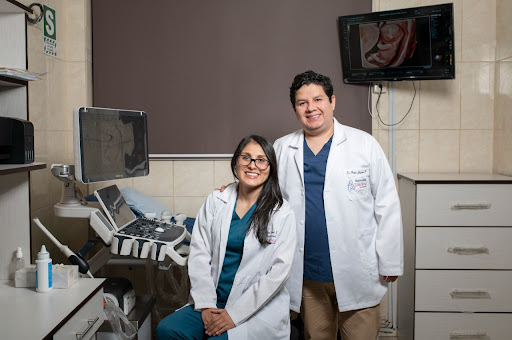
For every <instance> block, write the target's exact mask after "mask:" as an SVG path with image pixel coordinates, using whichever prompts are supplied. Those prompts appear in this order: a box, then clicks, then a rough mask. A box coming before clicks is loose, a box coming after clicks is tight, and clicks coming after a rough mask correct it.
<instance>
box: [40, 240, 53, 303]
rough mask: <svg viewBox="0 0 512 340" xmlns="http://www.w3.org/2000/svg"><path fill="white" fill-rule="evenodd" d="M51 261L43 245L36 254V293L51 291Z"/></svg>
mask: <svg viewBox="0 0 512 340" xmlns="http://www.w3.org/2000/svg"><path fill="white" fill-rule="evenodd" d="M52 287H53V283H52V259H51V258H50V253H48V251H46V247H45V246H44V244H43V245H42V246H41V251H40V252H39V253H37V260H36V291H38V292H40V293H44V292H47V291H49V290H50V289H52Z"/></svg>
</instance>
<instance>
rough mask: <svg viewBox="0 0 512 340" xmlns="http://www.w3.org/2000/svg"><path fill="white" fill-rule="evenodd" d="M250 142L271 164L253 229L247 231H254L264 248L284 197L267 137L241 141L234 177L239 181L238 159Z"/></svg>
mask: <svg viewBox="0 0 512 340" xmlns="http://www.w3.org/2000/svg"><path fill="white" fill-rule="evenodd" d="M250 142H255V143H258V144H259V145H260V146H261V148H262V149H263V152H264V153H265V156H266V157H267V160H268V162H269V169H270V172H269V175H268V178H267V180H266V181H265V183H264V184H263V188H262V190H261V192H260V194H259V196H258V200H257V201H256V209H255V210H254V212H253V214H252V222H251V227H250V228H249V229H247V232H248V233H249V232H250V231H251V230H252V231H254V234H255V235H256V237H257V239H258V241H260V244H261V245H262V246H263V247H266V246H267V245H268V242H267V235H268V229H267V227H268V224H269V222H270V217H271V216H272V213H273V211H274V209H279V208H280V207H281V206H282V205H283V195H282V194H281V189H280V188H279V179H278V177H277V158H276V153H275V151H274V147H273V146H272V144H271V143H270V142H269V141H268V140H267V139H266V138H265V137H261V136H258V135H250V136H247V137H245V138H244V139H242V140H241V141H240V143H239V144H238V147H237V148H236V150H235V153H234V154H233V157H232V158H231V171H232V172H233V175H234V176H235V178H237V179H238V176H237V175H236V162H237V158H238V156H239V155H240V153H241V152H242V150H243V149H244V148H245V146H246V145H247V144H249V143H250Z"/></svg>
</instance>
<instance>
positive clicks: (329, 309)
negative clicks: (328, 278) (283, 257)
mask: <svg viewBox="0 0 512 340" xmlns="http://www.w3.org/2000/svg"><path fill="white" fill-rule="evenodd" d="M300 314H301V317H302V321H303V322H304V337H305V339H312V340H336V336H337V333H338V330H339V331H340V334H341V339H342V340H375V339H377V336H378V335H379V329H380V322H381V320H380V305H377V306H375V307H370V308H364V309H359V310H354V311H348V312H339V311H338V303H337V301H336V290H335V289H334V283H333V282H315V281H310V280H304V284H303V287H302V304H301V308H300Z"/></svg>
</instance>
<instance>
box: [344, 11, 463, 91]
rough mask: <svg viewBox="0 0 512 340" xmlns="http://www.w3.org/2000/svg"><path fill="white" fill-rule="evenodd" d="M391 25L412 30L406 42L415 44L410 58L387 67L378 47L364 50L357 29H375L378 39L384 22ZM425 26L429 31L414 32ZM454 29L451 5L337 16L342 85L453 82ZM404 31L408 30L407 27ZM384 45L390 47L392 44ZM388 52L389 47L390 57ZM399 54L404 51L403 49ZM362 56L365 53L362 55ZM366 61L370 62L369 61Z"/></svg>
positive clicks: (359, 30)
mask: <svg viewBox="0 0 512 340" xmlns="http://www.w3.org/2000/svg"><path fill="white" fill-rule="evenodd" d="M393 22H395V25H394V26H397V25H402V26H403V25H411V26H412V29H410V30H409V31H408V32H414V33H413V34H409V35H410V37H414V39H415V40H414V41H413V40H412V39H409V40H408V41H407V42H406V43H408V44H409V45H411V44H414V46H413V47H412V48H410V50H413V51H414V52H413V53H412V57H411V58H408V59H407V58H406V57H405V59H404V60H403V61H399V60H397V61H396V63H395V64H393V62H390V63H389V64H387V65H386V64H385V62H386V61H389V59H388V60H386V59H383V58H380V59H379V58H378V57H377V56H379V54H383V55H384V54H385V53H386V52H385V51H384V50H379V49H377V48H376V46H377V44H375V45H373V47H372V48H370V49H369V50H368V51H366V50H365V48H367V46H364V44H365V42H364V41H363V39H362V38H361V33H360V32H361V29H360V26H363V25H364V26H366V27H367V28H365V29H366V30H368V29H370V28H371V29H372V30H373V31H374V32H375V29H377V30H378V31H379V37H381V35H380V34H381V33H382V27H383V26H384V25H385V24H386V23H389V24H392V23H393ZM417 24H418V25H417ZM427 24H428V29H429V30H428V31H425V30H415V28H417V27H418V26H419V27H423V28H424V27H425V25H427ZM379 25H381V26H379ZM453 26H454V25H453V4H452V3H447V4H440V5H432V6H421V7H413V8H404V9H396V10H390V11H381V12H371V13H363V14H355V15H347V16H340V17H338V34H339V44H340V52H341V61H342V71H343V81H344V83H346V84H351V83H371V82H382V81H402V80H413V81H414V80H434V79H454V78H455V48H454V47H455V46H454V32H453ZM375 27H377V28H375ZM387 27H388V28H389V27H390V26H389V25H388V26H387ZM404 27H405V26H404ZM405 31H407V28H406V29H405ZM429 33H430V34H429ZM405 36H407V34H405ZM410 37H409V38H410ZM368 40H370V43H369V45H368V46H372V45H371V39H368ZM404 40H405V39H404ZM402 41H403V40H402ZM379 42H381V40H379ZM427 43H428V46H427ZM362 46H363V47H362ZM382 46H384V45H382ZM387 46H391V44H390V45H387ZM397 50H398V47H397ZM391 51H392V48H391V50H390V54H391ZM400 51H404V47H402V50H400ZM400 51H399V52H400ZM379 52H383V53H379ZM363 53H366V54H364V56H363ZM403 54H405V53H403ZM370 55H373V57H370ZM396 55H398V53H396ZM367 56H368V57H367ZM364 59H365V60H364ZM397 59H398V58H397ZM368 60H371V62H369V61H368ZM379 62H382V63H379ZM372 63H373V64H372Z"/></svg>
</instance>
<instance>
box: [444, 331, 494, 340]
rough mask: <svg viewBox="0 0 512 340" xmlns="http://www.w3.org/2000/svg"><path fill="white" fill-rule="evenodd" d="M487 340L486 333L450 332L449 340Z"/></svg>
mask: <svg viewBox="0 0 512 340" xmlns="http://www.w3.org/2000/svg"><path fill="white" fill-rule="evenodd" d="M462 339H466V340H488V339H489V337H488V336H487V332H486V331H468V332H450V340H462Z"/></svg>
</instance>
